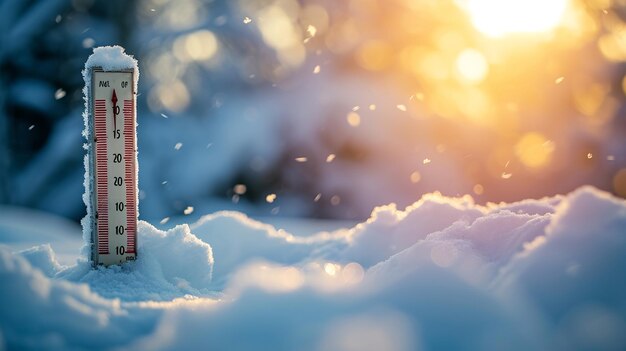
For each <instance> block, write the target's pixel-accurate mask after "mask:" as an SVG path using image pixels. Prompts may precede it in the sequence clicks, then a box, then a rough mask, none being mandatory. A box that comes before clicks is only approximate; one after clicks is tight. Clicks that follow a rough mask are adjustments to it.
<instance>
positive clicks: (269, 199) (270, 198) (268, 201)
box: [265, 194, 276, 204]
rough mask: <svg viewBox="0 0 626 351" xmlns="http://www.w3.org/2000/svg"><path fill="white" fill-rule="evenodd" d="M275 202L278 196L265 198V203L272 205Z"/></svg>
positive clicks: (270, 195) (271, 195) (273, 195)
mask: <svg viewBox="0 0 626 351" xmlns="http://www.w3.org/2000/svg"><path fill="white" fill-rule="evenodd" d="M274 200H276V194H268V195H267V196H266V197H265V201H267V203H270V204H271V203H272V202H274Z"/></svg>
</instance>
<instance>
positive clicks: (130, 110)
mask: <svg viewBox="0 0 626 351" xmlns="http://www.w3.org/2000/svg"><path fill="white" fill-rule="evenodd" d="M134 73H135V71H134V70H133V69H128V70H119V71H104V70H102V69H101V68H99V67H92V68H91V89H90V92H89V95H90V98H89V124H90V126H91V128H90V131H91V135H90V136H89V140H90V142H91V147H90V148H89V162H90V164H89V169H90V172H89V174H90V181H91V184H90V187H89V188H90V189H91V209H92V210H91V240H92V245H91V247H92V249H91V253H92V257H91V258H92V260H93V263H94V265H105V266H108V265H111V264H120V263H123V262H126V261H131V260H135V258H136V255H137V252H136V242H137V179H136V177H137V168H136V167H137V165H136V151H137V142H136V123H135V121H136V114H135V105H136V99H135V91H134V89H135V84H134V80H133V79H135V77H133V75H134Z"/></svg>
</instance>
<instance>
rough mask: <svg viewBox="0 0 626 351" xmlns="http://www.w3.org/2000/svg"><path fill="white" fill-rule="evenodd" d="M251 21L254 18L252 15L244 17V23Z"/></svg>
mask: <svg viewBox="0 0 626 351" xmlns="http://www.w3.org/2000/svg"><path fill="white" fill-rule="evenodd" d="M250 22H252V19H251V18H250V17H248V16H246V17H244V18H243V23H244V24H248V23H250Z"/></svg>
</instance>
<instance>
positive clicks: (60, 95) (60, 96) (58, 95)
mask: <svg viewBox="0 0 626 351" xmlns="http://www.w3.org/2000/svg"><path fill="white" fill-rule="evenodd" d="M65 94H66V93H65V90H63V89H61V88H59V89H57V91H55V92H54V99H55V100H60V99H63V98H64V97H65Z"/></svg>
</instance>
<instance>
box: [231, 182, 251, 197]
mask: <svg viewBox="0 0 626 351" xmlns="http://www.w3.org/2000/svg"><path fill="white" fill-rule="evenodd" d="M247 190H248V188H247V187H246V185H245V184H237V185H235V186H234V187H233V191H234V192H235V194H237V195H243V194H245V193H246V191H247Z"/></svg>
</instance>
